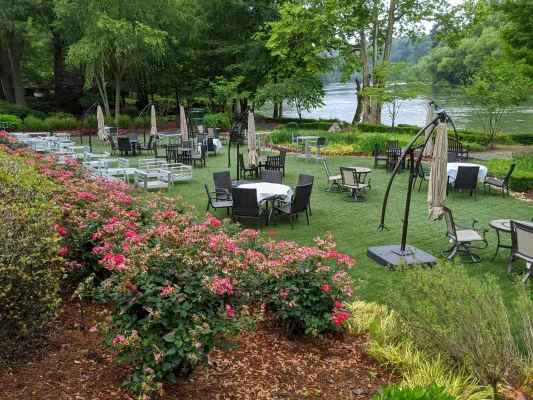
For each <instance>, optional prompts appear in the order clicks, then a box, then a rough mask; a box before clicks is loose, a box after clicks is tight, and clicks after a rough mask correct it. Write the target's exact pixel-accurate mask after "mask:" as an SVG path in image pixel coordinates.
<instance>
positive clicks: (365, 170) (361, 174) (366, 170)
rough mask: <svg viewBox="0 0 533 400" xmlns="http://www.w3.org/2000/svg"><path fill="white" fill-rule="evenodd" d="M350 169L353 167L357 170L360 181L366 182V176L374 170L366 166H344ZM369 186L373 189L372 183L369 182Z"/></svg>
mask: <svg viewBox="0 0 533 400" xmlns="http://www.w3.org/2000/svg"><path fill="white" fill-rule="evenodd" d="M344 168H348V169H353V170H355V172H357V175H358V177H357V179H358V180H359V183H366V177H367V175H368V174H369V173H371V172H372V169H370V168H366V167H344ZM368 187H369V188H370V189H371V188H372V187H371V186H370V183H369V184H368Z"/></svg>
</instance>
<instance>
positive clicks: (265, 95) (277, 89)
mask: <svg viewBox="0 0 533 400" xmlns="http://www.w3.org/2000/svg"><path fill="white" fill-rule="evenodd" d="M288 96H289V88H288V87H287V85H286V83H285V82H269V83H267V84H266V85H264V86H262V87H260V88H259V89H258V90H257V92H256V93H255V97H254V103H255V105H256V106H257V107H261V106H262V105H263V104H265V103H266V102H267V101H270V102H272V103H273V104H274V115H273V117H274V118H282V117H283V107H282V106H281V105H282V104H283V102H284V101H285V99H286V98H287V97H288ZM276 105H279V108H277V111H278V112H276Z"/></svg>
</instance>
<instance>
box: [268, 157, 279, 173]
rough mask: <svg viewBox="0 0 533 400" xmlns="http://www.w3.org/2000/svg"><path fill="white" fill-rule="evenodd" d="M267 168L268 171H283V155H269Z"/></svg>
mask: <svg viewBox="0 0 533 400" xmlns="http://www.w3.org/2000/svg"><path fill="white" fill-rule="evenodd" d="M265 169H266V170H267V171H281V157H280V156H267V162H266V166H265Z"/></svg>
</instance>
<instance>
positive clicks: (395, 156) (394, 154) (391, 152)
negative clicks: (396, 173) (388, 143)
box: [387, 147, 402, 165]
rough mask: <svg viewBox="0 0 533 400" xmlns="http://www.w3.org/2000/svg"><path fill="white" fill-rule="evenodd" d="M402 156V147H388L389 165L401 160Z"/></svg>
mask: <svg viewBox="0 0 533 400" xmlns="http://www.w3.org/2000/svg"><path fill="white" fill-rule="evenodd" d="M401 156H402V149H399V148H398V147H390V148H389V149H387V157H388V159H389V165H396V164H397V163H398V162H399V161H400V157H401Z"/></svg>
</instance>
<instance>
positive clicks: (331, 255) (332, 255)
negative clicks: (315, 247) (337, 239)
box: [328, 250, 339, 258]
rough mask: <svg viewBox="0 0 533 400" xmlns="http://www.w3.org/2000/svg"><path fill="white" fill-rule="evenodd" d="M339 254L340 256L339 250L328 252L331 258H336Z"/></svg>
mask: <svg viewBox="0 0 533 400" xmlns="http://www.w3.org/2000/svg"><path fill="white" fill-rule="evenodd" d="M338 256H339V252H338V251H336V250H333V251H330V252H329V253H328V257H329V258H336V257H338Z"/></svg>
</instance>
